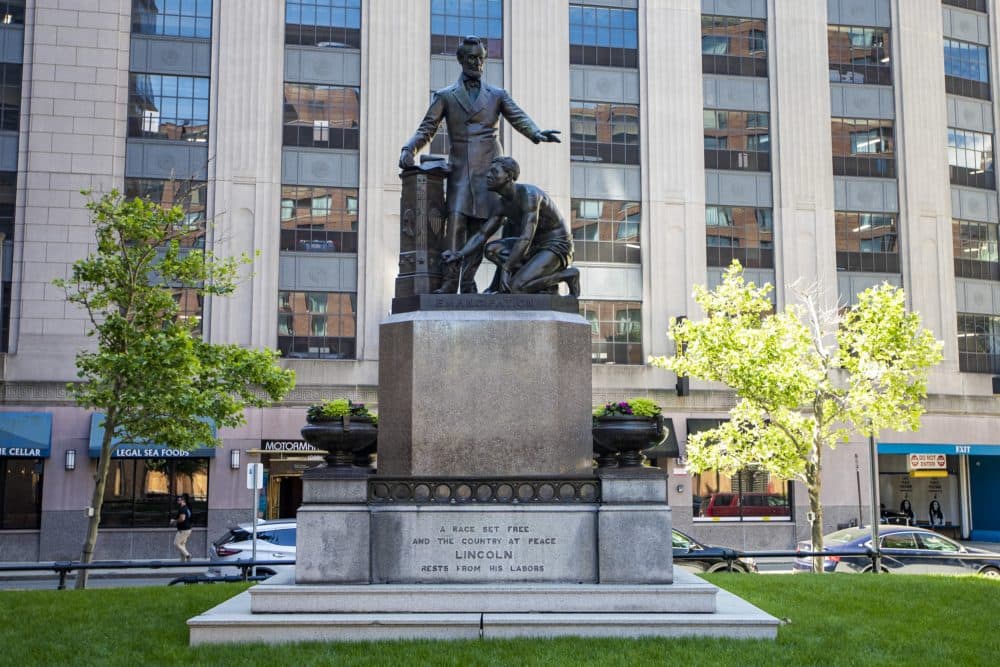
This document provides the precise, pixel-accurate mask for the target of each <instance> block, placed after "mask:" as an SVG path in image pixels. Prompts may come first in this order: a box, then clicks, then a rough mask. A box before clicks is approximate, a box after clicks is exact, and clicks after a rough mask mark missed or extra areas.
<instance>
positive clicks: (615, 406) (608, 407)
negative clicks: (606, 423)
mask: <svg viewBox="0 0 1000 667" xmlns="http://www.w3.org/2000/svg"><path fill="white" fill-rule="evenodd" d="M662 413H663V410H662V409H661V408H660V406H659V405H657V404H656V402H655V401H652V400H650V399H648V398H630V399H628V400H627V401H619V402H617V403H616V402H614V401H612V402H610V403H606V404H605V405H604V407H603V408H597V409H596V410H594V419H598V418H599V417H612V416H615V415H626V416H630V417H656V416H657V415H659V414H662Z"/></svg>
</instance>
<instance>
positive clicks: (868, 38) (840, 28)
mask: <svg viewBox="0 0 1000 667" xmlns="http://www.w3.org/2000/svg"><path fill="white" fill-rule="evenodd" d="M826 34H827V43H828V48H829V54H830V81H833V82H836V83H874V84H880V85H883V86H890V85H892V63H891V58H892V49H891V45H890V43H889V30H888V29H887V28H861V27H858V26H850V25H831V26H828V27H827V29H826Z"/></svg>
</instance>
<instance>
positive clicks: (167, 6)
mask: <svg viewBox="0 0 1000 667" xmlns="http://www.w3.org/2000/svg"><path fill="white" fill-rule="evenodd" d="M132 32H133V33H135V34H140V35H162V36H166V37H198V38H205V39H207V38H209V37H211V36H212V0H132Z"/></svg>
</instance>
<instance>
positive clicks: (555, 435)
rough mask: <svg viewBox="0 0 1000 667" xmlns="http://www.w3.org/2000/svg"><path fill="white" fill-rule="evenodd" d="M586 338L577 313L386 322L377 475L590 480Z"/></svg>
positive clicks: (453, 314)
mask: <svg viewBox="0 0 1000 667" xmlns="http://www.w3.org/2000/svg"><path fill="white" fill-rule="evenodd" d="M453 296H456V299H457V300H458V301H463V300H465V301H468V300H470V299H472V300H476V299H478V300H483V301H485V302H490V301H492V300H493V299H490V298H487V297H480V296H476V295H453ZM467 297H468V298H467ZM421 298H425V297H421ZM511 298H512V299H516V298H519V297H518V296H517V295H515V296H514V297H511ZM524 298H525V300H528V301H531V300H542V301H546V300H548V301H551V300H553V299H559V298H561V297H552V296H543V297H538V295H527V296H526V297H524ZM427 299H429V300H431V301H433V300H434V299H430V298H429V297H427ZM456 299H448V298H442V299H441V300H442V301H444V302H446V305H448V303H450V302H451V301H454V300H456ZM506 301H507V300H505V299H498V300H497V302H498V303H499V302H506ZM590 336H591V332H590V325H589V324H588V323H587V321H586V320H585V319H584V318H583V317H581V316H580V315H579V314H578V313H575V312H574V313H567V312H559V311H555V310H419V311H414V312H404V313H397V314H394V315H391V316H390V317H389V318H387V319H386V320H385V321H384V322H383V323H382V325H381V327H380V328H379V354H380V357H381V358H380V360H379V427H378V431H379V433H378V475H379V476H389V477H402V476H421V475H423V476H430V475H434V476H453V477H463V476H466V477H473V476H483V477H504V476H524V475H534V476H544V475H547V476H559V475H580V474H590V471H591V467H592V459H593V439H592V436H591V406H590V400H591V392H590V387H591V365H590Z"/></svg>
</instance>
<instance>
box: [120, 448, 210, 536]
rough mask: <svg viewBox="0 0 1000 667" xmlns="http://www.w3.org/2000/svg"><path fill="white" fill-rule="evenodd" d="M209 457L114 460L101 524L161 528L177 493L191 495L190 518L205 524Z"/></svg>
mask: <svg viewBox="0 0 1000 667" xmlns="http://www.w3.org/2000/svg"><path fill="white" fill-rule="evenodd" d="M208 462H209V460H208V459H205V458H184V459H114V460H112V462H111V469H110V470H109V472H108V483H107V486H106V487H105V490H104V507H103V508H102V510H101V525H102V526H107V527H111V528H140V527H154V528H163V527H165V526H168V525H169V520H170V519H171V517H174V516H176V508H177V504H176V501H175V500H174V499H175V498H176V497H177V496H178V495H180V494H182V493H186V494H188V495H189V496H190V497H191V515H192V516H191V520H192V521H193V522H194V525H195V526H206V525H208Z"/></svg>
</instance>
